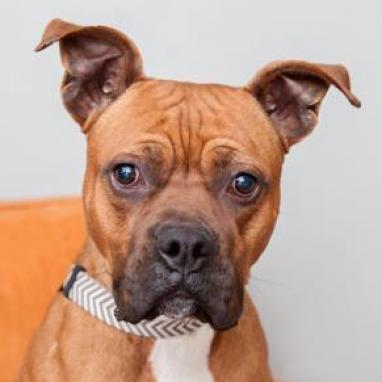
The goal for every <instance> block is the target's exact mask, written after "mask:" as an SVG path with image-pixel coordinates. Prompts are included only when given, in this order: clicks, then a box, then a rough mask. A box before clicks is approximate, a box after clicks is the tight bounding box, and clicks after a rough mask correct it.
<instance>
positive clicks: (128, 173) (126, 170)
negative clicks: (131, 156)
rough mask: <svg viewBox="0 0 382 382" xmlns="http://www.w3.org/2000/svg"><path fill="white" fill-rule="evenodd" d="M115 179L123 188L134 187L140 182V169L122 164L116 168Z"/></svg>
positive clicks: (114, 171)
mask: <svg viewBox="0 0 382 382" xmlns="http://www.w3.org/2000/svg"><path fill="white" fill-rule="evenodd" d="M113 175H114V178H115V179H116V181H117V182H118V183H120V184H121V185H123V186H130V187H131V186H133V185H135V184H136V183H137V182H138V179H139V171H138V169H137V168H136V167H135V166H134V165H132V164H128V163H122V164H119V165H117V166H115V167H114V170H113Z"/></svg>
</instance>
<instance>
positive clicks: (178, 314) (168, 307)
mask: <svg viewBox="0 0 382 382" xmlns="http://www.w3.org/2000/svg"><path fill="white" fill-rule="evenodd" d="M196 310H197V304H196V301H195V300H194V299H192V298H190V297H186V296H174V297H171V298H169V299H166V300H164V301H162V302H161V303H160V304H159V305H158V306H157V308H156V311H157V312H158V315H163V316H166V317H169V318H174V319H177V320H180V319H183V318H186V317H190V316H193V315H194V314H195V313H196Z"/></svg>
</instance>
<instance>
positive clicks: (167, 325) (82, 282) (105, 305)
mask: <svg viewBox="0 0 382 382" xmlns="http://www.w3.org/2000/svg"><path fill="white" fill-rule="evenodd" d="M61 291H62V293H63V294H64V295H65V296H66V297H67V298H68V299H69V300H71V301H73V302H74V303H75V304H77V305H78V306H80V307H81V308H82V309H84V310H85V311H86V312H88V313H89V314H90V315H92V316H93V317H95V318H98V319H99V320H101V321H103V322H104V323H105V324H107V325H109V326H112V327H114V328H116V329H118V330H121V331H123V332H125V333H129V334H134V335H136V336H140V337H153V338H159V339H160V338H170V337H178V336H182V335H187V334H191V333H193V332H194V331H196V330H197V329H198V328H200V327H201V326H202V325H204V324H203V323H202V322H200V321H199V320H197V319H195V318H184V319H181V320H179V319H173V318H169V317H166V316H159V317H157V318H155V319H154V320H151V321H148V320H142V321H141V322H139V323H138V324H135V325H133V324H130V323H128V322H126V321H118V320H117V319H116V318H115V315H114V313H115V310H116V308H117V306H116V304H115V301H114V297H113V295H112V293H111V292H110V291H109V290H107V289H106V288H105V287H103V286H102V285H101V284H100V283H98V281H96V280H95V279H93V278H92V277H90V276H89V274H88V273H87V272H86V269H85V268H84V267H83V266H81V265H74V266H73V267H72V269H71V271H70V272H69V274H68V276H67V278H66V280H65V281H64V284H63V285H62V287H61Z"/></svg>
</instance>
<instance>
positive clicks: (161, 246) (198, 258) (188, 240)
mask: <svg viewBox="0 0 382 382" xmlns="http://www.w3.org/2000/svg"><path fill="white" fill-rule="evenodd" d="M156 248H157V251H158V253H159V256H160V257H161V258H162V259H163V260H164V262H165V263H166V264H167V266H168V267H169V268H170V269H171V270H173V271H178V272H185V273H190V272H197V271H199V270H200V269H201V268H202V267H203V265H204V264H205V263H206V262H207V261H208V259H209V258H210V257H211V256H213V255H215V254H216V252H217V243H216V240H214V238H213V236H212V235H211V234H210V233H209V232H208V231H207V230H206V229H205V228H204V227H202V226H200V225H165V226H163V227H161V228H160V229H159V231H158V233H157V235H156Z"/></svg>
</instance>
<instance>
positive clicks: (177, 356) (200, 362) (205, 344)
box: [150, 325, 214, 382]
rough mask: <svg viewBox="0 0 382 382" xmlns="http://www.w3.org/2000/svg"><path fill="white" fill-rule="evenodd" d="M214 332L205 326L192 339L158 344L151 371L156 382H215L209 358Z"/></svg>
mask: <svg viewBox="0 0 382 382" xmlns="http://www.w3.org/2000/svg"><path fill="white" fill-rule="evenodd" d="M213 337H214V332H213V330H212V329H211V327H210V326H209V325H203V326H202V327H201V328H200V329H198V330H196V331H195V332H194V333H192V334H190V335H185V336H180V337H174V338H167V339H160V340H156V341H155V345H154V348H153V350H152V352H151V356H150V361H151V368H152V372H153V374H154V378H155V381H156V382H180V381H182V382H213V381H214V379H213V377H212V373H211V371H210V369H209V354H210V348H211V343H212V340H213Z"/></svg>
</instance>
